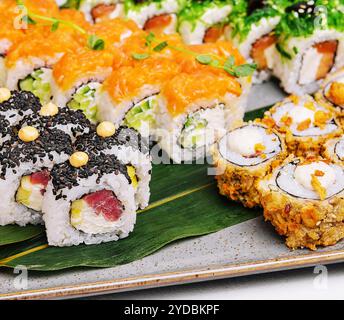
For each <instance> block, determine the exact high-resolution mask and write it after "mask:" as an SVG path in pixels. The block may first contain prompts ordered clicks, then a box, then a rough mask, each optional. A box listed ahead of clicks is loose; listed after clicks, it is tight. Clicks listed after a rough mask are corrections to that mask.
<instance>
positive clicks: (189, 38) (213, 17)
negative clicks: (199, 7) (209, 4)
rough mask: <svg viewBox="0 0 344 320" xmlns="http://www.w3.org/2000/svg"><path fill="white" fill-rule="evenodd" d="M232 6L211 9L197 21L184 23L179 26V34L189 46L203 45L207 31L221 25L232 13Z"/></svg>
mask: <svg viewBox="0 0 344 320" xmlns="http://www.w3.org/2000/svg"><path fill="white" fill-rule="evenodd" d="M231 11H232V6H231V5H226V6H221V7H213V8H209V9H208V10H206V11H205V12H204V14H203V15H202V17H201V18H200V19H198V20H197V21H192V22H191V21H182V22H181V23H180V25H179V28H178V29H179V30H178V31H179V33H180V34H181V36H182V38H183V40H184V42H185V43H187V44H202V43H203V39H204V36H205V34H206V32H207V30H208V29H209V28H210V27H211V26H213V25H216V24H218V23H221V22H222V21H223V20H224V19H226V18H227V16H228V15H229V14H230V13H231Z"/></svg>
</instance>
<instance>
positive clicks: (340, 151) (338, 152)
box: [324, 136, 344, 162]
mask: <svg viewBox="0 0 344 320" xmlns="http://www.w3.org/2000/svg"><path fill="white" fill-rule="evenodd" d="M324 154H325V155H326V157H327V158H329V159H330V160H332V161H334V162H341V161H344V137H343V136H342V137H341V138H338V139H331V140H329V141H327V142H326V144H325V151H324Z"/></svg>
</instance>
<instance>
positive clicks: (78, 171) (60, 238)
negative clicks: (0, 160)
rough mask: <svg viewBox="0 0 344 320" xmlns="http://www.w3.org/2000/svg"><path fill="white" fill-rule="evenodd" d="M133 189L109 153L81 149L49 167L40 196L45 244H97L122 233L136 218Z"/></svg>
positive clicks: (125, 171) (126, 230)
mask: <svg viewBox="0 0 344 320" xmlns="http://www.w3.org/2000/svg"><path fill="white" fill-rule="evenodd" d="M135 209H136V206H135V192H134V188H133V186H132V182H131V179H130V177H129V175H128V173H127V168H126V166H125V165H123V164H121V163H120V162H118V161H117V159H116V158H115V157H114V156H109V155H108V156H105V155H103V156H102V157H90V158H89V159H88V155H87V154H86V153H83V152H78V154H77V155H75V154H73V155H72V156H71V158H70V160H69V161H66V162H64V163H62V164H58V165H55V166H54V168H53V169H52V171H51V180H50V182H49V184H48V187H47V191H46V195H45V197H44V202H43V212H44V216H43V218H44V222H45V226H46V232H47V237H48V242H49V245H51V246H59V247H63V246H72V245H78V244H81V243H85V244H98V243H101V242H108V241H117V240H119V239H122V238H125V237H127V236H128V235H129V233H130V232H131V231H132V230H133V229H134V225H135V222H136V211H135Z"/></svg>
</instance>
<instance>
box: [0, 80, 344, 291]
mask: <svg viewBox="0 0 344 320" xmlns="http://www.w3.org/2000/svg"><path fill="white" fill-rule="evenodd" d="M252 94H253V95H252V96H251V98H250V102H249V105H250V108H249V109H250V110H251V109H254V107H258V108H259V107H262V106H266V105H270V104H272V103H274V102H276V101H278V100H280V99H281V98H282V97H283V94H282V93H281V91H280V90H279V89H278V88H277V87H276V86H275V84H271V83H268V84H264V85H260V86H256V87H255V88H254V89H253V93H252ZM343 248H344V243H343V242H342V243H340V244H338V245H337V246H335V247H331V248H326V249H323V251H329V250H334V249H343ZM319 251H320V252H321V250H319ZM307 253H309V251H307V250H299V251H293V252H292V251H290V250H289V249H288V248H287V247H286V246H285V245H284V243H283V240H282V239H281V238H280V237H278V236H277V235H276V234H275V232H274V231H273V229H272V227H271V226H270V225H269V224H266V223H265V222H264V221H263V219H262V217H259V218H256V219H253V220H250V221H247V222H244V223H241V224H239V225H236V226H233V227H231V228H227V229H224V230H222V231H220V232H217V233H214V234H210V235H207V236H203V237H199V238H192V239H188V240H183V241H179V242H175V243H173V244H171V245H169V246H167V247H165V248H163V249H162V250H160V251H159V252H157V253H155V254H153V255H151V256H148V257H146V258H144V259H142V260H139V261H135V262H133V263H130V264H127V265H123V266H119V267H115V268H107V269H71V270H65V271H60V272H50V273H48V272H46V273H39V272H29V273H28V283H27V288H26V290H33V289H43V288H51V287H56V286H59V287H60V286H65V285H67V286H72V285H76V284H81V283H86V282H98V281H107V280H113V279H123V278H127V277H132V276H144V275H149V274H161V273H165V272H174V271H182V270H192V269H195V268H196V269H200V268H207V267H210V266H218V265H223V264H236V263H248V262H252V261H259V260H266V259H271V258H278V257H283V256H291V255H295V256H297V255H301V254H307ZM17 276H18V275H17V274H14V273H13V270H4V269H2V270H0V284H1V285H0V294H4V293H10V292H17V291H19V290H18V286H17V285H18V282H17V281H15V279H16V277H17Z"/></svg>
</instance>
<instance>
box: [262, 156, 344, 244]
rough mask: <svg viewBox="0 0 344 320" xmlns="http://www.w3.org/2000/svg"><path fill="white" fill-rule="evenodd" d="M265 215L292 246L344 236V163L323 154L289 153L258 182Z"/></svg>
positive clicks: (330, 240)
mask: <svg viewBox="0 0 344 320" xmlns="http://www.w3.org/2000/svg"><path fill="white" fill-rule="evenodd" d="M258 189H259V191H260V193H261V203H262V206H263V208H264V216H265V219H266V220H267V221H270V222H271V223H272V225H273V226H274V227H275V228H276V231H277V232H278V233H279V234H280V235H282V236H284V237H286V244H287V246H288V247H290V248H291V249H297V248H303V247H307V248H310V249H312V250H315V249H316V248H317V246H329V245H334V244H336V243H337V242H338V241H339V240H341V239H342V238H344V227H343V219H344V211H343V210H344V167H343V166H342V165H338V164H333V163H331V162H329V161H328V160H324V159H322V158H311V159H304V158H293V156H291V157H289V158H288V159H287V160H286V161H285V162H284V163H283V164H281V165H280V166H279V167H277V168H275V169H274V171H273V173H272V174H271V175H269V176H268V177H266V178H265V179H263V180H262V181H261V182H260V183H259V184H258Z"/></svg>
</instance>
